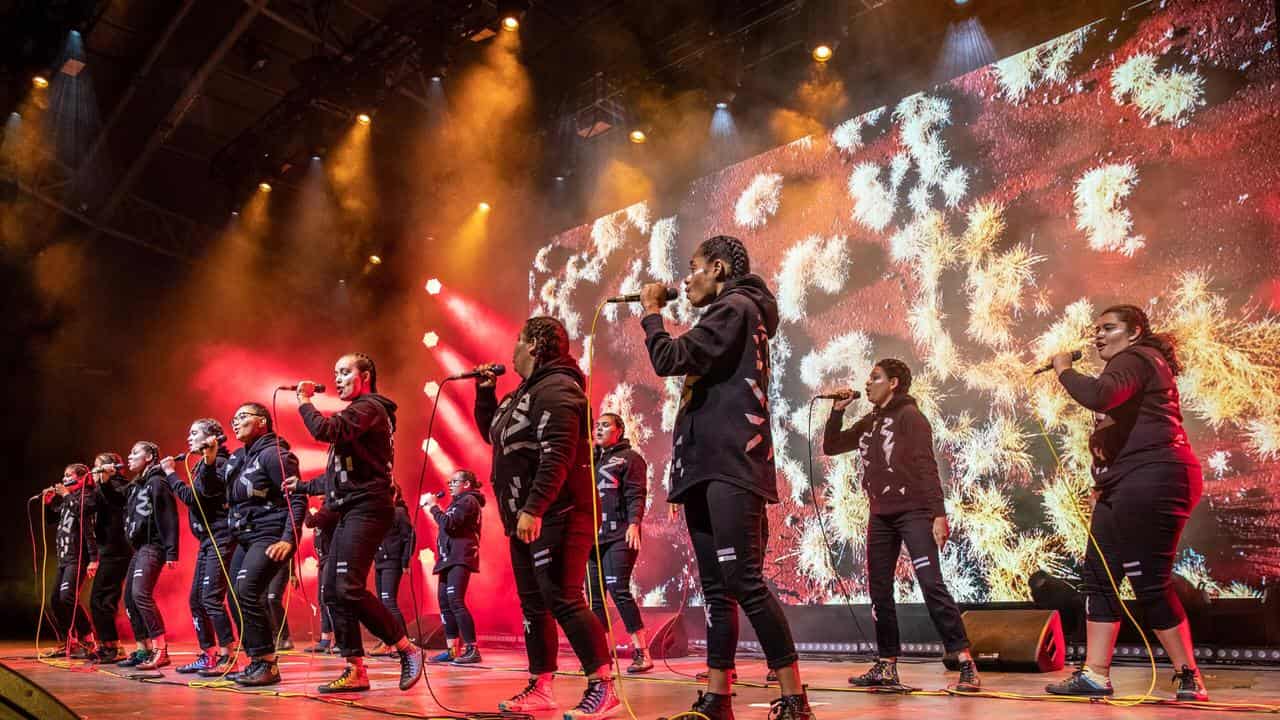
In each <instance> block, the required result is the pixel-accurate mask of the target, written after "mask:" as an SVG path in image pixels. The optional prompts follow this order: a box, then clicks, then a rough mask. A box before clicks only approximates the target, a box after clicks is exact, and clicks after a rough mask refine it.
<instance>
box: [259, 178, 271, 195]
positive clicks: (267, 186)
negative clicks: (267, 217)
mask: <svg viewBox="0 0 1280 720" xmlns="http://www.w3.org/2000/svg"><path fill="white" fill-rule="evenodd" d="M258 191H259V192H264V193H269V192H271V183H269V182H267V181H265V180H264V181H262V182H260V183H258Z"/></svg>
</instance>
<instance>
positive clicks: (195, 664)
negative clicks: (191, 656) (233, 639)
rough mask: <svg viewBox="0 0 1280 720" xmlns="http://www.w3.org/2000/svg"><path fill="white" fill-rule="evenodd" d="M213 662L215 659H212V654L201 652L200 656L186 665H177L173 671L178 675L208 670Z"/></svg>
mask: <svg viewBox="0 0 1280 720" xmlns="http://www.w3.org/2000/svg"><path fill="white" fill-rule="evenodd" d="M214 662H216V661H215V660H214V657H213V655H212V654H210V653H207V652H202V653H200V656H199V657H197V658H196V659H195V660H193V661H192V662H189V663H187V664H186V665H179V666H178V667H176V668H174V672H176V673H178V674H180V675H190V674H192V673H198V672H200V671H201V670H208V669H209V668H211V667H213V664H214Z"/></svg>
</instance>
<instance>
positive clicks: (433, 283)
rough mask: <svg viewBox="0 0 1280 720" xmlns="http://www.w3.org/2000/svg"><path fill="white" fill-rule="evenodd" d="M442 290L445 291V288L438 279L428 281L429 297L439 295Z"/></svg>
mask: <svg viewBox="0 0 1280 720" xmlns="http://www.w3.org/2000/svg"><path fill="white" fill-rule="evenodd" d="M442 289H444V286H443V285H441V284H440V281H439V280H437V279H436V278H431V279H430V280H428V281H427V294H428V295H439V294H440V291H441V290H442Z"/></svg>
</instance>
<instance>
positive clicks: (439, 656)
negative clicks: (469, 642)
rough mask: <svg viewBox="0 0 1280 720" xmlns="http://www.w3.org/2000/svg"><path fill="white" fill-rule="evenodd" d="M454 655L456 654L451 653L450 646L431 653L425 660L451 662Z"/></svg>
mask: <svg viewBox="0 0 1280 720" xmlns="http://www.w3.org/2000/svg"><path fill="white" fill-rule="evenodd" d="M455 657H457V656H456V655H454V654H453V648H452V647H450V648H447V649H446V650H445V651H444V652H441V653H436V654H435V655H432V656H431V657H429V658H427V662H429V663H447V662H453V659H454V658H455Z"/></svg>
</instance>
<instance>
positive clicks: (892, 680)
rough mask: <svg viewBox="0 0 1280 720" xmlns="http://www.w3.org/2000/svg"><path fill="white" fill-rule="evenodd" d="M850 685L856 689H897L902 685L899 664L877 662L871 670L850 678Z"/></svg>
mask: <svg viewBox="0 0 1280 720" xmlns="http://www.w3.org/2000/svg"><path fill="white" fill-rule="evenodd" d="M849 684H850V685H852V686H854V687H897V686H899V685H901V684H902V683H901V682H900V681H899V680H898V663H896V662H886V661H884V660H877V661H876V662H875V664H874V665H872V666H871V669H870V670H868V671H866V672H864V673H862V674H861V675H854V676H853V677H851V678H849Z"/></svg>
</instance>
